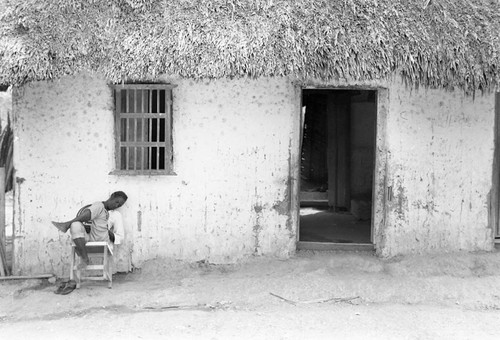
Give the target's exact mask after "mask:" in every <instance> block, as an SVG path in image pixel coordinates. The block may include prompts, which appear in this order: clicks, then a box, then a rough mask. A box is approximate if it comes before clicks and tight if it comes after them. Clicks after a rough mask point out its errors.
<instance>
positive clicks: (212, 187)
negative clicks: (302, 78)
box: [14, 76, 299, 275]
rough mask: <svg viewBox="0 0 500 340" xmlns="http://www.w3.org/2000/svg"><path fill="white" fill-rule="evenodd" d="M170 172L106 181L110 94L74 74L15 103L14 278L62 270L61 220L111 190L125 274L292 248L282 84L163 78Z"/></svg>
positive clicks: (290, 129) (289, 141)
mask: <svg viewBox="0 0 500 340" xmlns="http://www.w3.org/2000/svg"><path fill="white" fill-rule="evenodd" d="M173 83H175V84H177V85H178V86H177V87H176V88H175V89H174V117H173V120H174V125H173V128H174V132H173V139H174V162H175V163H174V170H175V172H176V174H177V175H176V176H156V177H147V176H116V175H109V172H110V171H111V170H113V167H114V136H113V124H114V123H113V107H112V92H111V90H110V89H109V88H108V87H107V85H106V83H105V81H103V80H98V79H92V78H91V77H88V76H84V77H80V78H66V79H63V80H61V81H54V82H38V83H34V84H31V85H28V86H26V87H24V88H22V89H20V90H18V92H17V94H16V95H15V98H16V99H15V103H14V107H15V110H14V111H15V167H16V169H17V173H16V176H17V183H16V185H15V186H16V188H15V189H16V195H15V196H16V197H15V200H16V212H15V213H16V216H15V234H16V239H15V245H14V246H15V259H14V261H15V269H16V273H15V274H28V273H40V272H55V273H57V274H59V275H61V274H66V275H67V273H68V265H67V264H68V263H69V261H68V256H69V236H68V235H61V234H60V233H59V232H58V231H57V230H56V229H55V228H54V227H53V226H51V224H50V221H51V220H68V219H70V218H72V217H73V216H74V214H75V213H76V211H77V210H78V209H79V207H81V206H82V205H83V204H85V203H88V202H92V201H96V200H104V199H106V198H107V197H108V195H109V194H110V193H111V192H113V191H115V190H123V191H125V192H126V193H127V194H128V195H129V201H128V202H127V203H126V205H125V206H124V207H122V208H121V211H122V213H123V215H124V217H125V220H126V226H125V228H126V232H127V243H128V245H129V246H130V249H131V253H132V262H133V263H134V265H136V266H140V265H141V263H142V262H143V261H145V260H147V259H151V258H155V257H158V256H166V257H172V258H177V259H184V260H189V261H196V260H201V259H205V260H207V261H210V262H233V261H236V260H238V259H240V258H242V257H246V256H251V255H261V254H265V255H276V256H284V257H286V256H288V255H289V254H290V253H292V252H294V250H295V241H296V230H295V225H296V215H297V212H296V209H294V208H292V204H294V203H293V201H294V198H293V197H292V195H290V188H291V187H292V186H293V185H295V184H294V183H296V179H297V178H296V176H297V175H298V173H297V171H295V172H294V171H292V169H298V166H297V162H298V159H297V157H298V153H296V154H294V153H292V152H291V151H290V150H298V144H297V143H298V138H297V134H298V133H299V130H298V128H299V123H298V121H297V119H296V118H297V117H298V115H299V109H298V108H299V93H297V92H296V90H295V87H294V86H293V85H292V84H291V83H290V81H287V80H285V79H273V80H271V79H262V80H245V79H242V80H232V81H229V80H218V81H206V82H195V81H188V80H174V81H173Z"/></svg>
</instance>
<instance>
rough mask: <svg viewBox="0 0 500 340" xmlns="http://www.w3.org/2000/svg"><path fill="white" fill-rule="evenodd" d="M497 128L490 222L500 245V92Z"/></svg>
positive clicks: (497, 99) (496, 240)
mask: <svg viewBox="0 0 500 340" xmlns="http://www.w3.org/2000/svg"><path fill="white" fill-rule="evenodd" d="M494 113H495V127H494V136H493V140H494V153H493V171H492V176H493V177H492V183H491V192H490V209H489V220H490V223H489V224H490V227H491V230H492V235H493V241H494V242H495V243H500V216H499V214H500V207H499V204H500V188H499V186H500V92H496V93H495V107H494Z"/></svg>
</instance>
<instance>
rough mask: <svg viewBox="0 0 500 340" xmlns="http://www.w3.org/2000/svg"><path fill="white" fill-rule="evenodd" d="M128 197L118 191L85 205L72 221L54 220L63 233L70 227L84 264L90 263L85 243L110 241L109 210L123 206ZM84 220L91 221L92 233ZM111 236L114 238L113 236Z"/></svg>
mask: <svg viewBox="0 0 500 340" xmlns="http://www.w3.org/2000/svg"><path fill="white" fill-rule="evenodd" d="M127 199H128V197H127V195H126V194H125V193H124V192H123V191H116V192H114V193H112V194H111V196H110V197H109V198H108V199H107V200H106V201H105V202H95V203H93V204H91V205H90V206H87V207H85V208H84V209H82V211H81V212H80V213H79V214H78V215H77V216H76V217H75V218H74V219H72V220H70V221H67V222H52V224H53V225H54V226H55V227H56V228H57V229H59V230H60V231H62V232H63V233H65V232H67V231H68V229H70V232H71V238H72V239H73V242H74V243H75V251H76V253H77V254H78V256H80V258H81V259H82V264H83V265H88V264H89V262H90V260H89V257H88V255H87V249H86V248H85V244H86V243H87V242H88V241H107V242H109V241H110V233H109V231H108V219H109V212H108V210H114V209H117V208H119V207H121V206H122V205H123V204H124V203H125V202H126V201H127ZM84 222H90V233H88V234H87V232H86V230H85V226H84V224H83V223H84ZM111 237H112V238H114V237H113V236H111Z"/></svg>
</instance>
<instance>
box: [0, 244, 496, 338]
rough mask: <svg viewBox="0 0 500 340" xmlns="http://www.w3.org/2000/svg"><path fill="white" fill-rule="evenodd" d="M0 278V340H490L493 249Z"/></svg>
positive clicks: (307, 256)
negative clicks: (53, 280) (76, 285)
mask: <svg viewBox="0 0 500 340" xmlns="http://www.w3.org/2000/svg"><path fill="white" fill-rule="evenodd" d="M54 289H55V286H54V285H51V284H49V283H47V282H46V281H38V280H31V281H16V282H12V281H11V282H3V283H1V284H0V336H1V338H6V339H33V338H37V339H49V338H50V339H60V338H66V339H87V338H89V337H95V336H96V335H99V336H105V337H107V338H110V339H115V338H120V339H160V338H161V339H164V338H169V339H186V338H187V339H234V338H237V339H321V338H330V339H331V338H338V339H367V338H370V339H497V338H499V336H500V335H499V330H498V324H499V322H500V254H499V253H488V254H449V255H440V256H423V257H409V258H400V259H392V260H382V259H379V258H376V257H374V256H372V255H370V254H364V253H345V252H339V253H335V252H322V253H313V252H300V253H298V254H297V255H296V256H295V257H294V258H292V259H289V260H285V261H282V260H278V259H269V258H254V259H251V260H249V261H247V262H245V263H239V264H234V265H223V266H222V265H211V264H207V263H196V264H186V263H182V262H177V261H165V260H163V261H160V260H157V261H151V262H149V263H145V264H144V266H143V268H142V270H140V271H136V272H134V273H130V274H126V275H125V274H118V275H115V283H114V285H113V289H107V288H106V286H105V285H104V284H99V283H88V284H87V283H86V284H84V285H83V286H82V288H81V289H80V290H75V291H74V292H72V293H71V294H69V295H66V296H61V295H56V294H54V293H53V291H54Z"/></svg>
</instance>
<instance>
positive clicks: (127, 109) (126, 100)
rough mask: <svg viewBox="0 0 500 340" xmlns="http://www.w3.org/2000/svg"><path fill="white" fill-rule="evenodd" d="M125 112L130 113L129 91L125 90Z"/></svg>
mask: <svg viewBox="0 0 500 340" xmlns="http://www.w3.org/2000/svg"><path fill="white" fill-rule="evenodd" d="M125 98H126V99H125V104H126V107H125V112H127V113H129V112H130V93H129V90H125Z"/></svg>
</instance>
